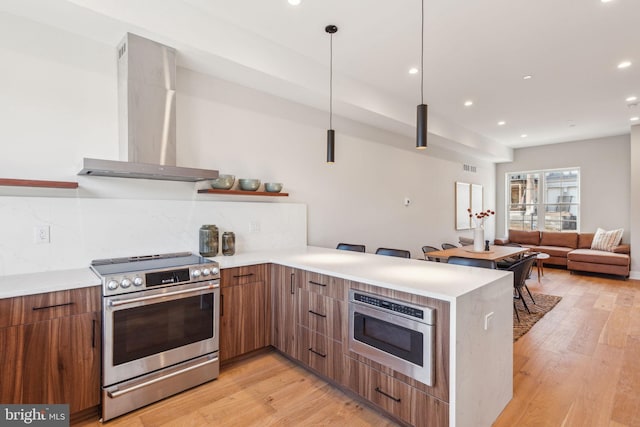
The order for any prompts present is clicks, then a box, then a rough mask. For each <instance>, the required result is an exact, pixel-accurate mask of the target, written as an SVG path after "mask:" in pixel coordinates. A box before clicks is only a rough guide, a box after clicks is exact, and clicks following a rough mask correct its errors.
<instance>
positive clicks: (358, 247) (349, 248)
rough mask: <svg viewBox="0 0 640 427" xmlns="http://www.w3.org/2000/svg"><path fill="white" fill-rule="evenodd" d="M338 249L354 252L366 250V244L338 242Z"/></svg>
mask: <svg viewBox="0 0 640 427" xmlns="http://www.w3.org/2000/svg"><path fill="white" fill-rule="evenodd" d="M336 249H340V250H343V251H352V252H365V247H364V245H354V244H351V243H338V246H336Z"/></svg>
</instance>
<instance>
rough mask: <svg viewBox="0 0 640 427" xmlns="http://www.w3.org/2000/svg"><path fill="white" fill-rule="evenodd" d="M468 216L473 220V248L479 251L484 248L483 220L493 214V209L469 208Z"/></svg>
mask: <svg viewBox="0 0 640 427" xmlns="http://www.w3.org/2000/svg"><path fill="white" fill-rule="evenodd" d="M467 212H469V218H471V219H472V220H473V224H474V227H473V250H474V251H476V252H480V251H482V250H484V249H485V246H484V243H485V242H484V220H485V219H487V218H488V217H490V216H492V215H495V214H496V213H495V211H492V210H491V209H487V210H486V211H480V212H471V208H469V209H467Z"/></svg>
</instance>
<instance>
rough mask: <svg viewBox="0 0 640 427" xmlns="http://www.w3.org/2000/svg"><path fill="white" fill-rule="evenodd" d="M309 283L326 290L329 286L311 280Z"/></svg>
mask: <svg viewBox="0 0 640 427" xmlns="http://www.w3.org/2000/svg"><path fill="white" fill-rule="evenodd" d="M309 283H311V284H312V285H317V286H322V287H323V288H326V287H327V285H326V284H324V283H318V282H314V281H313V280H309Z"/></svg>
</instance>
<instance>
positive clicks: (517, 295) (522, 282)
mask: <svg viewBox="0 0 640 427" xmlns="http://www.w3.org/2000/svg"><path fill="white" fill-rule="evenodd" d="M535 260H536V255H528V256H526V257H525V258H523V259H521V260H518V261H516V262H515V263H513V264H512V265H511V266H509V268H507V269H506V270H507V271H512V272H513V289H514V297H513V298H514V307H515V300H516V299H520V300H521V301H522V305H524V308H525V309H526V310H527V312H528V313H531V310H529V306H527V301H526V300H525V299H524V296H523V294H522V288H524V289H526V290H527V293H528V294H529V297H530V298H531V301H533V303H534V304H535V303H536V301H535V300H534V299H533V295H531V291H530V290H529V288H528V287H527V283H526V281H527V273H528V272H529V270H530V269H531V267H532V266H533V263H534V261H535ZM516 310H517V308H516ZM516 314H517V312H516ZM517 317H518V321H519V320H520V316H517Z"/></svg>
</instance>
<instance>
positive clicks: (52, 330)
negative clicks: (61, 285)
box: [0, 286, 101, 414]
mask: <svg viewBox="0 0 640 427" xmlns="http://www.w3.org/2000/svg"><path fill="white" fill-rule="evenodd" d="M100 305H101V304H100V287H99V286H96V287H92V288H83V289H74V290H69V291H60V292H52V293H48V294H39V295H29V296H24V297H16V298H9V299H5V300H2V303H1V304H0V308H2V309H6V310H8V313H9V314H8V315H7V314H5V315H4V316H3V317H2V318H1V319H0V320H1V321H2V322H3V323H2V324H0V349H2V351H1V352H0V370H1V371H0V372H1V374H0V378H2V381H0V401H1V402H2V403H51V404H56V403H67V404H69V411H70V412H71V414H74V413H77V412H80V411H83V410H86V409H88V408H91V407H94V406H97V405H99V403H100V357H101V352H100V345H101V340H100V336H101V315H100Z"/></svg>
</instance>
